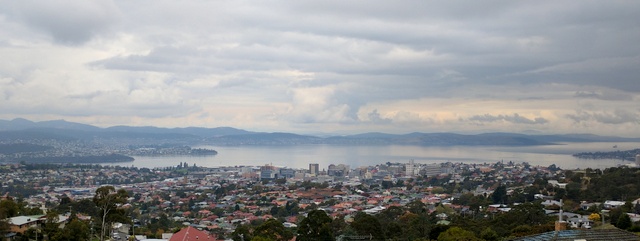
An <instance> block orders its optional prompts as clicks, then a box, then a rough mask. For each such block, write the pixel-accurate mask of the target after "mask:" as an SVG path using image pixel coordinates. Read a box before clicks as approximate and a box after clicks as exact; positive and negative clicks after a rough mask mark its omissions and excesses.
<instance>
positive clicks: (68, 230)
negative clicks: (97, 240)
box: [50, 217, 90, 241]
mask: <svg viewBox="0 0 640 241" xmlns="http://www.w3.org/2000/svg"><path fill="white" fill-rule="evenodd" d="M89 236H90V229H89V225H87V224H86V223H84V222H82V221H80V220H79V219H78V218H76V217H72V218H71V221H70V222H69V223H68V224H67V225H65V226H64V229H63V230H62V231H61V232H57V233H56V234H54V235H53V237H51V239H50V240H51V241H63V240H66V241H84V240H89V238H90V237H89Z"/></svg>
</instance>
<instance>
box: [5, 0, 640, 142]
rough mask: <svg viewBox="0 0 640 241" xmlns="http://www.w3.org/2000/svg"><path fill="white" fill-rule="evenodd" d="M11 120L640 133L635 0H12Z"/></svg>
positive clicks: (8, 50) (339, 130) (8, 36)
mask: <svg viewBox="0 0 640 241" xmlns="http://www.w3.org/2000/svg"><path fill="white" fill-rule="evenodd" d="M0 3H2V5H3V6H5V7H4V8H2V9H0V34H1V35H2V36H3V39H2V40H0V85H1V86H2V88H1V89H0V100H1V101H0V119H2V120H11V119H14V118H26V119H29V120H33V121H46V120H57V119H64V120H67V121H72V122H79V123H85V124H90V125H95V126H100V127H109V126H117V125H129V126H159V127H189V126H196V127H222V126H229V127H234V128H240V129H245V130H251V131H264V132H293V133H301V134H354V133H366V132H385V133H393V134H401V133H410V132H414V131H415V132H427V133H428V132H455V133H483V132H495V131H503V132H516V133H534V134H537V133H541V134H555V133H593V134H599V135H616V136H625V137H638V136H640V128H639V127H640V107H638V104H637V103H638V101H639V100H640V84H639V83H640V81H639V80H638V77H637V76H639V74H640V68H638V67H637V66H640V46H638V45H637V44H636V43H637V42H640V29H638V28H640V27H638V26H637V24H636V23H637V22H640V6H639V5H640V3H638V2H633V1H608V2H601V1H584V2H580V4H566V3H563V2H557V1H538V2H531V3H530V2H507V1H489V2H484V1H483V2H471V3H470V2H447V3H443V2H437V1H404V2H385V1H373V2H371V1H366V2H365V1H353V2H343V1H309V2H288V1H271V2H244V1H233V2H202V1H185V2H180V3H179V4H178V3H175V2H172V1H154V2H153V3H152V4H150V3H149V2H130V1H118V0H113V1H111V0H104V1H95V2H93V1H92V2H84V1H72V0H60V1H47V2H39V1H37V2H36V1H17V2H16V1H6V0H0Z"/></svg>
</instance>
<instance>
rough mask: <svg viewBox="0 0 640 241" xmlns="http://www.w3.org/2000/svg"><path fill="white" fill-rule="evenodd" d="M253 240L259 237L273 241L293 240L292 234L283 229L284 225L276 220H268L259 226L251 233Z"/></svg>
mask: <svg viewBox="0 0 640 241" xmlns="http://www.w3.org/2000/svg"><path fill="white" fill-rule="evenodd" d="M253 235H254V236H253V238H252V240H253V239H255V238H256V237H258V236H260V237H262V238H267V239H270V240H274V241H289V240H290V239H292V238H293V236H294V235H293V233H292V232H291V231H290V230H289V229H287V228H285V227H284V225H283V224H282V223H281V222H280V221H278V220H276V219H269V220H267V221H266V222H264V223H262V224H260V225H259V226H258V227H256V229H255V230H254V232H253Z"/></svg>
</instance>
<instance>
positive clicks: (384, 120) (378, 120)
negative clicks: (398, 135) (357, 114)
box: [367, 109, 392, 124]
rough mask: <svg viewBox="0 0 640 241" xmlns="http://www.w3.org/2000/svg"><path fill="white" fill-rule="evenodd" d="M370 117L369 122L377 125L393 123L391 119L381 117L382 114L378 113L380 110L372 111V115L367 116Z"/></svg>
mask: <svg viewBox="0 0 640 241" xmlns="http://www.w3.org/2000/svg"><path fill="white" fill-rule="evenodd" d="M367 115H368V116H369V121H371V122H373V123H376V124H389V123H391V121H392V120H391V119H389V118H382V117H381V116H380V113H378V110H377V109H376V110H373V111H371V113H369V114H367Z"/></svg>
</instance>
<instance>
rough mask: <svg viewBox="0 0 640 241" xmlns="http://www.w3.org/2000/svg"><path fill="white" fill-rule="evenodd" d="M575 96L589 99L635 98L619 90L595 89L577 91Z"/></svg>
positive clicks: (626, 99) (625, 99)
mask: <svg viewBox="0 0 640 241" xmlns="http://www.w3.org/2000/svg"><path fill="white" fill-rule="evenodd" d="M574 97H576V98H588V99H599V100H624V101H628V100H633V96H632V95H629V94H627V93H622V92H617V93H612V92H604V93H597V92H595V91H576V93H575V95H574Z"/></svg>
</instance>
